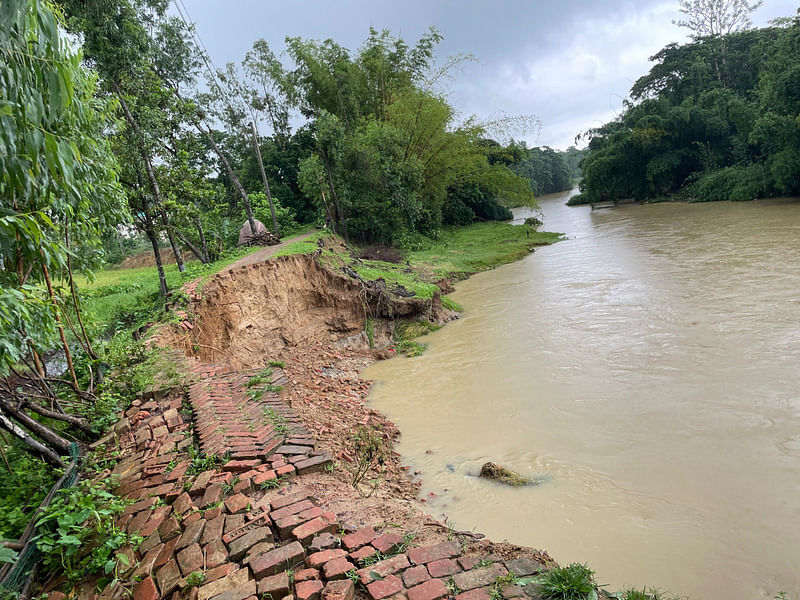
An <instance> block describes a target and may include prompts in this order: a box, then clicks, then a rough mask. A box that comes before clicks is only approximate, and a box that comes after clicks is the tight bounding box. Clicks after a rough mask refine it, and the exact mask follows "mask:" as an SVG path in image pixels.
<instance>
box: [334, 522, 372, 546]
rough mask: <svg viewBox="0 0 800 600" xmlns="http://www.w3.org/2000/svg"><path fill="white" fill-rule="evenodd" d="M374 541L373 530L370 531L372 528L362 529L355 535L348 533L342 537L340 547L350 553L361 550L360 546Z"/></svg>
mask: <svg viewBox="0 0 800 600" xmlns="http://www.w3.org/2000/svg"><path fill="white" fill-rule="evenodd" d="M374 539H375V530H374V529H372V527H365V528H364V529H359V530H358V531H356V532H355V533H348V534H347V535H346V536H344V537H343V538H342V545H343V546H344V547H345V548H347V549H348V550H351V551H352V550H355V549H356V548H361V546H364V545H366V544H369V543H370V542H371V541H372V540H374Z"/></svg>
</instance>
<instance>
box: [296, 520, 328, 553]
mask: <svg viewBox="0 0 800 600" xmlns="http://www.w3.org/2000/svg"><path fill="white" fill-rule="evenodd" d="M337 528H338V527H337V525H336V523H335V522H331V521H328V520H327V519H325V517H324V515H323V516H321V517H317V518H316V519H311V520H310V521H308V522H306V523H303V524H302V525H300V526H298V527H295V528H294V529H293V530H292V535H293V536H294V537H296V538H297V539H298V541H299V542H300V543H301V544H303V545H304V546H307V545H308V544H309V543H311V540H312V539H313V537H314V536H315V535H319V534H320V533H324V532H326V531H327V532H328V533H334V532H335V531H336V529H337Z"/></svg>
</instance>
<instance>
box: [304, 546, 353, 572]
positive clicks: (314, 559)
mask: <svg viewBox="0 0 800 600" xmlns="http://www.w3.org/2000/svg"><path fill="white" fill-rule="evenodd" d="M346 555H347V552H345V551H344V550H340V549H338V548H337V549H335V550H323V551H322V552H315V553H314V554H309V555H308V558H306V564H307V565H308V566H309V567H314V568H317V569H318V568H319V567H321V566H322V565H324V564H325V563H326V562H328V561H329V560H333V559H334V558H341V557H343V556H346Z"/></svg>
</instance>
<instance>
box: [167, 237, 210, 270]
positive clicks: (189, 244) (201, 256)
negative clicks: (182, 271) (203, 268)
mask: <svg viewBox="0 0 800 600" xmlns="http://www.w3.org/2000/svg"><path fill="white" fill-rule="evenodd" d="M175 233H176V234H177V235H178V237H179V238H180V240H181V241H182V242H183V243H184V244H186V247H187V248H189V250H191V251H192V254H194V255H195V256H196V257H197V260H199V261H200V262H201V263H203V264H204V265H207V264H208V263H209V260H208V257H207V256H206V255H205V254H204V253H203V251H202V250H200V248H198V247H197V246H195V245H194V244H193V243H192V242H191V240H190V239H189V238H187V237H186V236H185V235H183V234H182V233H181V232H180V231H178V230H177V229H176V230H175Z"/></svg>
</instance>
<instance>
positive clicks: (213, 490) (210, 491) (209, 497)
mask: <svg viewBox="0 0 800 600" xmlns="http://www.w3.org/2000/svg"><path fill="white" fill-rule="evenodd" d="M223 495H224V490H223V489H222V484H220V483H212V484H211V485H209V486H208V487H207V488H206V491H205V494H203V499H202V500H201V501H200V507H201V508H205V507H206V506H208V505H210V504H216V503H217V502H219V501H220V500H222V496H223Z"/></svg>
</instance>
